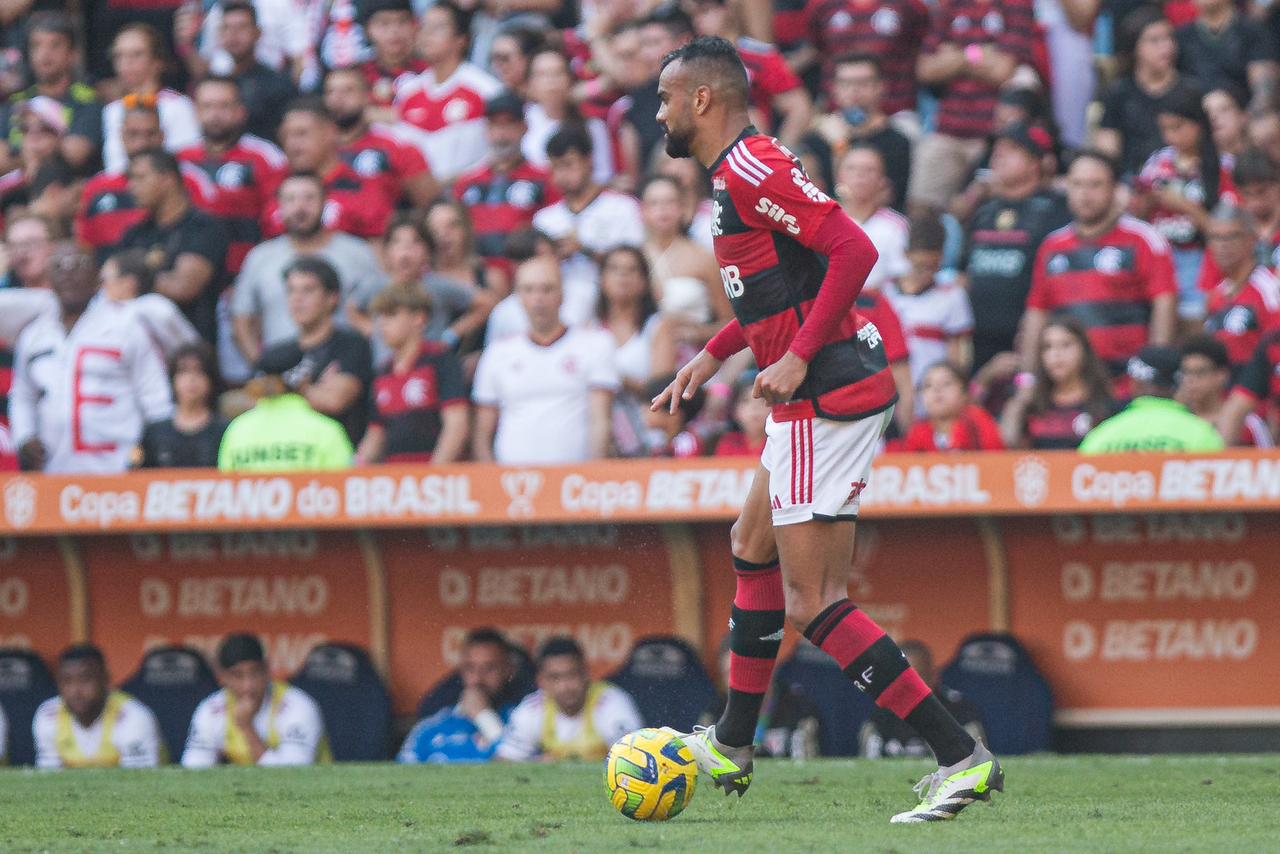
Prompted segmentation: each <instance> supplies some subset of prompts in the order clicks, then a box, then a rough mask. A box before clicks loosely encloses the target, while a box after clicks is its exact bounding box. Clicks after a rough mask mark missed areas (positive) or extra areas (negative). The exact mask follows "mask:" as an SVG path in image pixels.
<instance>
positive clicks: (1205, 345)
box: [1182, 332, 1231, 370]
mask: <svg viewBox="0 0 1280 854" xmlns="http://www.w3.org/2000/svg"><path fill="white" fill-rule="evenodd" d="M1188 356H1203V357H1205V358H1206V359H1208V360H1209V361H1210V362H1212V363H1213V366H1214V367H1215V368H1218V369H1219V370H1228V369H1229V368H1230V367H1231V356H1230V354H1229V353H1227V345H1226V344H1223V343H1222V342H1221V341H1219V340H1218V339H1217V338H1215V337H1213V336H1212V335H1209V334H1208V333H1204V332H1202V333H1200V334H1198V335H1192V336H1191V337H1190V338H1188V339H1187V340H1186V342H1185V343H1183V345H1182V358H1183V359H1185V358H1187V357H1188Z"/></svg>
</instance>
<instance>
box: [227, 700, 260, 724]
mask: <svg viewBox="0 0 1280 854" xmlns="http://www.w3.org/2000/svg"><path fill="white" fill-rule="evenodd" d="M260 706H261V704H258V705H257V706H255V705H254V704H252V703H246V702H245V701H244V699H243V698H241V697H236V710H235V713H234V714H233V715H232V717H231V722H232V723H233V724H235V725H236V727H238V728H239V729H242V730H247V729H252V728H253V719H254V717H255V716H256V715H257V714H258V708H259V707H260Z"/></svg>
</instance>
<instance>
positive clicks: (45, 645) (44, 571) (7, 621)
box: [0, 537, 77, 661]
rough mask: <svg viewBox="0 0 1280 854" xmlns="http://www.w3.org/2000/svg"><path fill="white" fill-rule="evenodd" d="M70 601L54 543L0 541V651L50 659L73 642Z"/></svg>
mask: <svg viewBox="0 0 1280 854" xmlns="http://www.w3.org/2000/svg"><path fill="white" fill-rule="evenodd" d="M72 598H73V597H72V584H71V581H70V579H69V578H68V573H67V570H66V569H65V567H64V566H63V562H62V557H61V555H60V554H59V552H58V542H57V541H56V540H53V539H46V538H37V539H30V538H25V537H24V538H21V539H17V538H13V537H5V538H3V539H0V647H21V648H23V649H32V650H35V651H36V652H37V653H39V654H40V655H41V656H42V657H43V658H44V659H45V661H52V660H53V659H54V658H55V657H56V656H57V655H58V653H59V652H61V651H62V649H63V648H64V647H66V646H67V645H68V644H70V643H71V642H72V641H73V640H76V639H77V638H76V637H75V622H76V621H75V619H74V617H73V614H74V610H73V602H72Z"/></svg>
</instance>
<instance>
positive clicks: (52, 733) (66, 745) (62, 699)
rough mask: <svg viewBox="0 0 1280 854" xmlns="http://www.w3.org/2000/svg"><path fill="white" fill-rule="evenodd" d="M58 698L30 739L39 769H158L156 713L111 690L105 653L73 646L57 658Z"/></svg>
mask: <svg viewBox="0 0 1280 854" xmlns="http://www.w3.org/2000/svg"><path fill="white" fill-rule="evenodd" d="M57 681H58V696H56V697H51V698H50V699H48V700H45V701H44V702H43V703H41V704H40V707H39V708H38V709H36V714H35V718H34V719H33V720H32V722H31V734H32V737H33V738H34V740H35V745H36V767H37V768H46V769H53V768H154V767H156V766H157V765H159V764H160V756H161V751H162V749H163V748H162V746H161V742H160V727H159V725H158V724H157V723H156V717H155V715H154V714H152V713H151V710H150V709H148V708H147V707H146V706H144V705H143V704H142V703H140V702H138V701H137V700H135V699H134V698H133V697H130V696H129V695H128V694H126V693H124V692H123V691H112V690H111V679H110V677H109V675H108V673H107V664H106V660H105V659H104V658H103V657H102V651H101V650H100V649H98V648H97V647H96V646H93V645H91V644H80V645H78V646H73V647H69V648H68V649H66V650H65V651H64V652H63V653H62V655H60V656H59V657H58V674H57Z"/></svg>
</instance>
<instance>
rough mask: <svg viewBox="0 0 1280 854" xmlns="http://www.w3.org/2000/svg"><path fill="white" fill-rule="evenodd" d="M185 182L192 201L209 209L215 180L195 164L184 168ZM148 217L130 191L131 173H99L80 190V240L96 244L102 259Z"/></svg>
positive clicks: (77, 227) (183, 176) (78, 213)
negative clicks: (129, 174) (212, 180)
mask: <svg viewBox="0 0 1280 854" xmlns="http://www.w3.org/2000/svg"><path fill="white" fill-rule="evenodd" d="M182 183H183V184H184V185H185V186H186V188H187V194H188V195H189V196H190V197H191V203H192V204H193V205H195V206H196V207H197V208H201V209H205V208H206V206H207V204H208V201H209V199H210V198H212V197H213V195H214V186H213V183H212V182H211V181H210V180H209V179H208V176H206V175H205V174H204V173H203V172H201V171H200V170H199V169H196V168H195V167H194V166H191V165H184V166H183V167H182ZM146 218H147V212H146V210H144V209H143V208H142V207H140V206H139V205H138V201H137V199H135V198H134V197H133V193H131V192H129V176H127V175H125V174H124V173H123V172H120V173H117V172H99V173H98V174H97V175H94V176H93V177H92V178H90V179H89V180H88V181H87V182H86V183H85V185H84V189H83V190H81V191H80V207H79V208H77V210H76V221H75V230H76V239H77V240H79V241H80V242H81V243H83V244H85V245H87V246H90V247H92V248H93V249H94V250H95V251H96V252H97V253H98V255H99V260H102V259H103V258H104V257H105V256H107V255H110V254H111V253H112V252H113V251H115V249H116V247H117V246H118V245H119V243H120V241H121V240H122V239H124V236H125V233H126V232H128V231H129V229H131V228H133V227H134V226H135V225H137V224H138V223H140V222H142V221H143V220H145V219H146Z"/></svg>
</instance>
